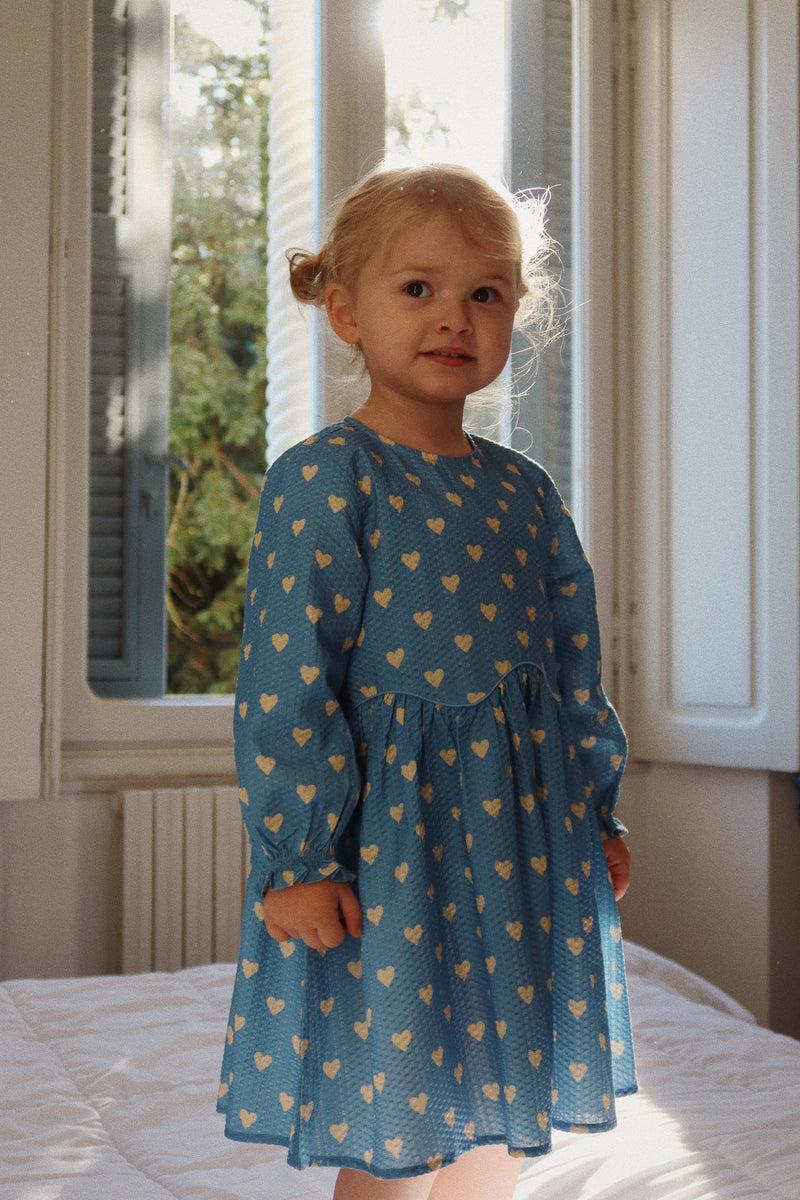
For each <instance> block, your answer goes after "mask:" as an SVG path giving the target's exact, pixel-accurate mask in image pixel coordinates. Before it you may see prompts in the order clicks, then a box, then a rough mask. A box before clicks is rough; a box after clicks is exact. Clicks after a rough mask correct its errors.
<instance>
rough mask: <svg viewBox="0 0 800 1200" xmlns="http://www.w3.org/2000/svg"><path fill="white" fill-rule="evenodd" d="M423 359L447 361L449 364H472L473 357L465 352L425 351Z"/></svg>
mask: <svg viewBox="0 0 800 1200" xmlns="http://www.w3.org/2000/svg"><path fill="white" fill-rule="evenodd" d="M423 358H436V359H445V360H446V361H448V362H453V363H462V362H472V355H471V354H467V353H466V352H465V351H464V350H425V351H424V352H423Z"/></svg>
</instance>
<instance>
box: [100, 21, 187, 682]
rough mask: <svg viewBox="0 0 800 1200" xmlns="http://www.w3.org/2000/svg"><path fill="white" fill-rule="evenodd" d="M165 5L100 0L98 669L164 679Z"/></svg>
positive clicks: (115, 675)
mask: <svg viewBox="0 0 800 1200" xmlns="http://www.w3.org/2000/svg"><path fill="white" fill-rule="evenodd" d="M167 35H168V5H166V4H161V3H160V0H127V2H126V0H95V2H94V35H93V36H94V46H93V54H94V67H93V79H94V95H93V122H94V127H93V167H92V318H91V320H92V326H91V382H90V404H91V436H90V467H89V474H90V520H89V538H90V549H89V631H88V632H89V646H88V660H89V681H90V683H91V684H92V686H93V688H94V690H95V691H96V692H98V693H99V694H100V695H103V696H119V697H129V696H130V697H153V696H159V695H162V694H163V692H164V687H165V662H166V609H165V589H166V585H165V580H166V519H167V495H166V484H167V478H166V463H167V456H166V452H167V438H168V427H169V370H168V342H169V312H168V285H169V189H168V185H167V179H166V169H165V168H166V160H165V154H164V139H163V133H162V130H161V127H160V120H159V121H155V122H154V121H153V120H152V116H153V113H156V114H157V115H158V116H159V117H160V114H161V111H162V108H163V101H164V100H165V99H166V90H165V89H166V81H167V79H168V75H167V72H168V67H169V60H168V47H169V41H168V36H167Z"/></svg>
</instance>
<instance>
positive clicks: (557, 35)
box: [508, 0, 578, 507]
mask: <svg viewBox="0 0 800 1200" xmlns="http://www.w3.org/2000/svg"><path fill="white" fill-rule="evenodd" d="M508 14H509V28H510V37H509V57H510V80H509V98H510V104H509V118H508V119H509V130H508V144H509V151H508V157H509V162H508V182H509V186H510V187H511V189H512V191H520V190H525V189H529V188H533V189H542V188H548V189H550V197H549V201H548V206H547V231H548V233H549V234H550V236H551V237H552V238H554V239H555V241H556V242H557V243H558V245H559V247H560V258H561V284H562V287H563V290H564V295H565V297H568V302H569V303H570V304H572V303H573V301H574V290H573V288H574V280H573V236H572V230H573V191H574V189H573V177H574V173H575V168H574V162H573V148H574V145H575V139H574V136H573V113H572V97H573V78H572V58H573V50H572V47H573V16H572V3H571V0H510V3H509V6H508ZM576 324H577V322H574V321H573V322H570V332H574V329H575V327H576ZM528 361H529V350H528V349H527V347H526V344H525V339H524V338H519V339H517V338H515V341H514V349H513V358H512V369H513V371H514V373H515V374H516V372H517V371H519V373H520V378H521V380H522V381H523V386H524V385H525V383H527V382H528V380H526V377H525V364H526V363H527V362H528ZM573 408H574V387H573V374H572V339H571V338H570V337H567V338H565V339H564V340H563V341H560V342H557V343H555V344H554V345H553V346H551V347H550V348H549V349H547V350H545V351H544V353H543V354H542V356H541V359H540V361H539V363H538V365H537V370H536V375H535V379H534V382H533V385H532V386H531V387H530V388H529V390H528V391H527V392H526V393H525V395H523V397H522V399H521V402H520V406H519V418H518V422H517V429H516V430H515V433H514V435H513V436H512V445H518V446H519V448H520V449H521V450H523V451H528V450H529V451H530V453H531V454H532V455H533V456H534V457H535V458H536V459H537V461H538V462H540V463H541V464H542V465H543V466H544V467H545V468H546V469H547V470H548V471H549V472H550V474H551V475H552V476H553V478H554V479H555V481H556V483H557V484H558V487H559V489H560V491H561V493H562V495H563V497H564V499H565V501H566V503H567V504H568V505H569V506H570V507H573V506H574V505H575V504H576V501H577V489H576V488H575V486H574V485H575V482H576V471H575V459H576V457H577V456H576V454H575V453H574V452H575V451H576V450H577V449H578V447H577V445H576V436H575V433H576V431H575V428H574V425H575V422H574V419H573V418H574V413H573Z"/></svg>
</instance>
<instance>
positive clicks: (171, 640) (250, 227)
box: [167, 0, 269, 693]
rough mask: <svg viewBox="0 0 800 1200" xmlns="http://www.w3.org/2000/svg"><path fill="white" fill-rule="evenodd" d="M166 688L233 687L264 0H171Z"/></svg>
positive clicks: (247, 520)
mask: <svg viewBox="0 0 800 1200" xmlns="http://www.w3.org/2000/svg"><path fill="white" fill-rule="evenodd" d="M172 17H173V62H172V82H171V121H170V135H171V160H172V188H173V192H172V206H173V209H172V266H171V302H170V321H171V334H170V342H171V346H170V357H171V389H170V452H171V455H172V466H171V470H170V497H169V501H170V508H169V532H168V539H167V542H168V579H167V615H168V647H167V690H168V691H170V692H173V693H174V692H181V693H208V692H231V691H233V689H234V686H235V680H236V669H237V664H238V655H239V638H240V632H241V618H242V603H243V596H244V590H245V573H246V565H247V555H248V551H249V546H250V540H251V537H252V530H253V526H254V523H255V515H256V511H257V506H258V496H259V491H260V485H261V477H262V475H263V471H264V456H265V432H264V430H265V421H264V409H265V400H264V392H265V384H266V353H265V340H266V338H265V323H266V266H265V262H266V188H267V171H268V148H267V132H266V129H267V125H266V116H267V104H268V100H269V37H268V25H267V3H266V0H172Z"/></svg>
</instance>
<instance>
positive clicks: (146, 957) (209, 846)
mask: <svg viewBox="0 0 800 1200" xmlns="http://www.w3.org/2000/svg"><path fill="white" fill-rule="evenodd" d="M122 820H123V918H122V930H123V940H122V970H123V972H124V973H125V974H126V975H130V974H134V973H137V972H141V971H176V970H179V969H180V968H181V967H194V966H200V965H202V964H203V963H209V962H230V961H234V960H235V959H236V956H237V953H238V950H239V933H240V924H241V918H242V903H243V898H244V886H245V880H246V877H247V868H248V845H247V838H246V835H245V832H244V827H243V825H242V820H241V815H240V811H239V798H238V794H237V791H236V788H232V787H225V788H185V789H175V790H173V789H167V788H159V789H157V790H155V791H126V792H123V793H122Z"/></svg>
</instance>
